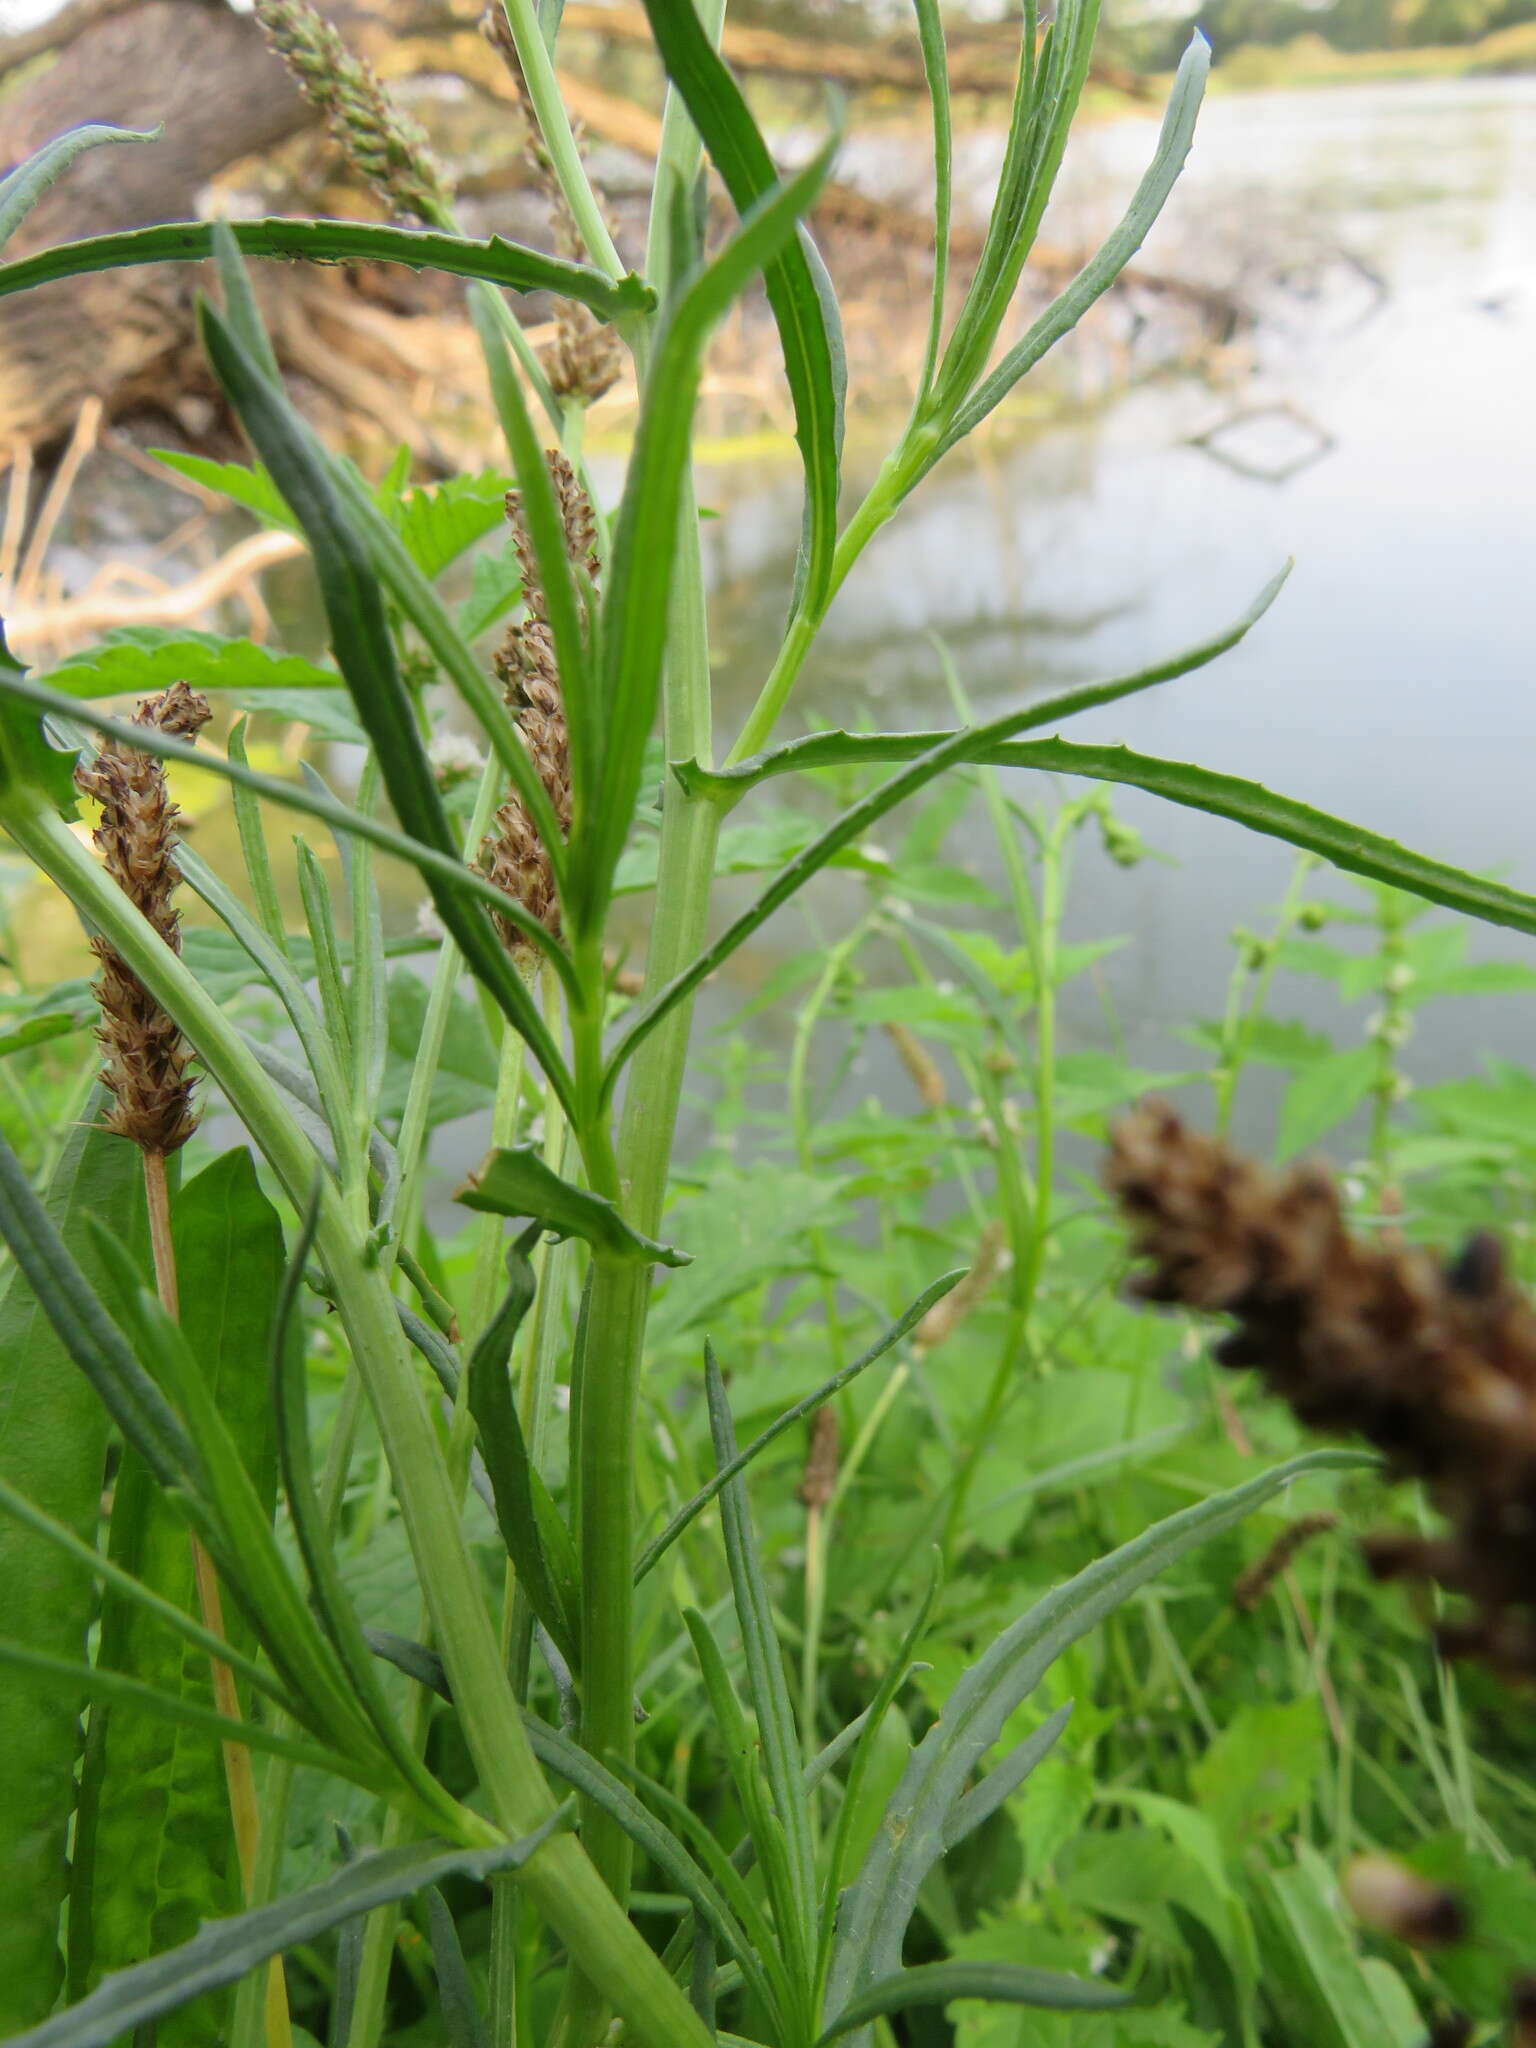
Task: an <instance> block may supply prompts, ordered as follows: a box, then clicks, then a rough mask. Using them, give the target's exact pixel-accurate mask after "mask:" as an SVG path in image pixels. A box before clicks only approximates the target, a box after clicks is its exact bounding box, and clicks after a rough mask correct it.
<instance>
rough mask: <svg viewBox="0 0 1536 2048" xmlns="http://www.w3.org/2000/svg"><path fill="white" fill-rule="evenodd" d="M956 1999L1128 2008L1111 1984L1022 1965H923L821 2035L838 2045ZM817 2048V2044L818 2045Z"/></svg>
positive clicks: (855, 2004)
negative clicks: (875, 2024)
mask: <svg viewBox="0 0 1536 2048" xmlns="http://www.w3.org/2000/svg"><path fill="white" fill-rule="evenodd" d="M954 1998H985V1999H988V2000H990V2001H991V2002H992V2003H993V2004H997V2005H1033V2006H1040V2007H1043V2008H1044V2009H1045V2010H1046V2011H1048V2012H1111V2011H1114V2010H1115V2009H1116V2008H1117V2007H1120V2006H1125V2005H1129V2004H1130V2002H1131V2001H1130V1999H1129V1997H1128V1996H1127V1994H1126V1993H1125V1992H1123V1991H1118V1990H1116V1988H1115V1987H1114V1985H1112V1984H1095V1983H1094V1982H1093V1980H1092V1979H1091V1978H1087V1977H1064V1976H1061V1975H1059V1974H1058V1973H1057V1972H1056V1971H1054V1970H1031V1969H1029V1968H1027V1967H1026V1966H1025V1965H1024V1964H1022V1963H921V1964H919V1965H918V1967H917V1968H916V1969H913V1970H898V1971H896V1972H894V1973H893V1974H892V1975H891V1976H889V1977H883V1978H882V1979H881V1980H880V1982H879V1983H878V1984H872V1985H871V1986H870V1987H869V1989H868V1990H867V1991H865V1992H863V1993H861V1994H860V1996H859V1997H858V1998H855V1999H853V2000H852V2001H851V2002H850V2003H849V2004H848V2005H847V2006H846V2007H845V2008H844V2010H843V2011H842V2012H841V2013H839V2014H838V2017H837V2019H836V2021H835V2022H834V2023H833V2024H832V2025H831V2026H830V2027H828V2028H827V2030H826V2032H825V2033H824V2034H822V2036H821V2041H822V2042H828V2041H836V2040H839V2039H841V2037H842V2036H843V2035H844V2034H851V2033H852V2032H853V2030H854V2028H855V2027H861V2026H865V2025H867V2024H868V2022H869V2021H870V2020H874V2019H881V2018H883V2017H884V2016H885V2015H886V2014H888V2013H893V2012H910V2011H912V2009H913V2007H914V2006H923V2005H930V2006H931V2005H948V2004H949V2002H950V2000H951V1999H954ZM818 2048H819V2044H818Z"/></svg>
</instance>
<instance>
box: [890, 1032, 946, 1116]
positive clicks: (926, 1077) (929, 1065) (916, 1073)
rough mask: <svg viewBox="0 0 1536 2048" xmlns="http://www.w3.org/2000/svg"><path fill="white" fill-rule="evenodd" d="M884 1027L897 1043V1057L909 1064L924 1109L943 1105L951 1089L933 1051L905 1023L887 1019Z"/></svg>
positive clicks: (902, 1062)
mask: <svg viewBox="0 0 1536 2048" xmlns="http://www.w3.org/2000/svg"><path fill="white" fill-rule="evenodd" d="M885 1031H886V1036H887V1037H888V1038H889V1039H890V1041H891V1043H892V1045H894V1046H895V1048H896V1054H897V1057H898V1058H899V1059H900V1061H901V1064H902V1065H903V1066H904V1067H905V1068H906V1070H907V1074H908V1076H909V1078H910V1079H911V1082H912V1086H913V1087H914V1088H915V1089H916V1090H917V1098H918V1100H919V1102H921V1103H922V1105H923V1107H924V1109H942V1108H943V1107H944V1105H945V1103H946V1102H947V1101H948V1100H949V1090H948V1089H947V1088H946V1087H945V1086H944V1075H943V1073H942V1072H941V1070H940V1068H939V1064H938V1061H937V1060H935V1058H934V1057H933V1054H932V1053H931V1052H929V1050H928V1048H927V1046H925V1045H924V1044H923V1042H922V1040H921V1039H920V1038H919V1037H918V1036H917V1034H916V1032H914V1031H911V1030H909V1029H908V1027H907V1026H906V1025H905V1024H898V1023H896V1022H895V1021H894V1020H893V1021H891V1022H888V1023H887V1025H886V1027H885Z"/></svg>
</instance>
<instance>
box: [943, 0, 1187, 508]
mask: <svg viewBox="0 0 1536 2048" xmlns="http://www.w3.org/2000/svg"><path fill="white" fill-rule="evenodd" d="M1210 64H1211V51H1210V45H1209V44H1208V43H1207V42H1206V40H1205V38H1204V36H1203V35H1201V34H1200V32H1199V30H1198V29H1197V30H1196V31H1195V34H1194V36H1193V38H1192V39H1191V41H1190V45H1189V48H1188V49H1187V50H1186V51H1185V53H1184V56H1183V59H1182V61H1181V62H1180V64H1179V69H1178V73H1177V75H1176V77H1175V78H1174V82H1173V91H1172V93H1171V94H1170V96H1169V100H1168V108H1167V112H1166V113H1165V114H1164V116H1163V126H1162V132H1161V133H1160V135H1159V136H1158V141H1157V149H1156V152H1155V153H1154V155H1153V158H1152V162H1151V164H1150V165H1149V166H1148V169H1147V173H1146V176H1145V177H1144V178H1143V179H1142V181H1141V183H1140V185H1139V186H1138V187H1137V189H1136V194H1135V197H1134V198H1133V199H1132V201H1131V203H1130V206H1129V207H1128V208H1127V210H1126V214H1125V217H1124V219H1123V220H1122V221H1121V222H1120V224H1119V226H1118V227H1117V228H1116V229H1115V230H1114V232H1113V233H1112V234H1111V235H1110V236H1109V238H1108V240H1107V241H1106V242H1105V243H1104V245H1103V247H1102V248H1101V249H1100V250H1099V251H1098V253H1097V254H1096V255H1095V256H1094V257H1093V258H1092V259H1091V261H1089V262H1088V263H1087V264H1085V265H1084V267H1083V268H1082V269H1081V270H1080V271H1079V272H1078V274H1077V276H1076V277H1075V278H1074V279H1073V280H1072V282H1071V284H1069V285H1068V286H1067V288H1066V290H1065V291H1064V292H1062V293H1061V295H1060V296H1059V297H1058V298H1056V299H1055V300H1053V301H1052V303H1051V304H1050V305H1049V306H1048V307H1047V308H1046V310H1045V311H1044V312H1043V313H1042V314H1041V315H1040V317H1039V319H1038V320H1036V321H1035V323H1034V324H1033V326H1032V327H1031V328H1030V330H1029V332H1028V333H1027V334H1026V335H1025V336H1024V337H1023V339H1022V340H1021V341H1019V342H1017V343H1016V344H1015V345H1014V346H1013V347H1012V348H1011V349H1010V350H1009V351H1008V353H1007V355H1005V356H1004V358H1003V360H1002V361H1001V362H1000V363H999V364H998V366H997V368H996V369H995V370H994V371H993V372H992V374H991V375H990V376H989V377H987V378H986V379H985V380H984V381H983V382H982V383H981V384H980V385H978V387H977V388H976V390H975V391H974V392H973V393H972V394H971V396H970V397H969V398H968V399H967V400H966V401H965V403H964V404H962V405H961V406H960V408H959V410H958V411H957V412H956V413H955V415H954V417H953V419H952V420H951V421H950V424H949V426H948V427H947V428H946V430H945V433H944V436H943V439H942V440H941V442H940V443H939V445H938V447H937V448H936V449H935V451H934V452H933V454H932V456H931V457H930V458H929V460H928V461H927V462H926V463H925V464H924V467H923V469H922V470H920V471H918V472H917V473H916V474H917V475H922V474H926V471H927V470H928V469H930V468H932V466H933V464H934V463H935V462H937V461H938V460H939V457H940V456H941V455H943V454H944V453H946V452H947V450H949V449H950V448H953V447H954V446H955V444H956V442H958V441H963V440H964V439H965V437H966V436H967V435H968V434H971V433H974V431H975V430H976V428H977V427H978V426H979V425H980V424H981V422H982V421H983V420H984V419H985V418H986V416H987V414H988V413H989V412H991V411H992V409H993V407H994V406H996V405H998V404H999V403H1000V402H1001V401H1002V400H1003V399H1004V398H1005V397H1006V396H1007V395H1008V393H1009V392H1010V391H1011V390H1012V389H1013V387H1014V385H1015V384H1017V383H1018V381H1019V379H1020V378H1021V377H1023V376H1024V375H1025V374H1026V372H1027V371H1029V370H1032V369H1033V368H1034V366H1035V364H1036V363H1038V362H1039V361H1040V359H1041V357H1042V356H1044V355H1045V354H1046V353H1047V352H1048V351H1049V350H1050V349H1052V348H1053V347H1054V346H1055V345H1056V343H1057V342H1058V341H1060V340H1061V338H1062V336H1063V335H1065V334H1069V333H1070V332H1071V331H1072V329H1073V328H1074V327H1075V326H1076V325H1077V323H1078V322H1079V320H1081V319H1082V317H1083V315H1084V314H1085V313H1086V312H1087V310H1088V308H1089V307H1090V306H1091V305H1092V304H1093V303H1094V301H1095V300H1096V299H1099V298H1102V297H1103V295H1104V293H1105V292H1107V291H1108V290H1109V287H1110V286H1111V285H1112V284H1113V283H1114V281H1115V279H1116V278H1117V277H1118V276H1119V275H1120V273H1121V271H1123V270H1124V269H1125V266H1126V265H1127V264H1128V263H1129V262H1130V260H1131V258H1132V257H1133V256H1134V255H1135V254H1136V252H1137V250H1138V249H1140V247H1141V245H1142V243H1143V242H1144V241H1145V240H1146V238H1147V236H1148V234H1149V233H1150V232H1151V229H1152V226H1153V223H1154V222H1155V221H1156V220H1157V217H1158V215H1159V214H1160V213H1161V212H1162V210H1163V208H1164V206H1165V205H1166V204H1167V201H1168V196H1169V194H1170V193H1171V192H1172V190H1173V188H1174V185H1175V184H1176V183H1177V182H1178V177H1179V173H1180V172H1181V171H1182V170H1183V168H1184V162H1185V159H1186V158H1187V157H1188V155H1189V149H1190V144H1191V143H1192V142H1193V140H1194V134H1195V121H1196V119H1197V117H1198V115H1199V112H1200V102H1201V99H1202V97H1203V96H1204V93H1205V81H1206V77H1207V74H1208V73H1209V70H1210ZM915 480H916V477H914V481H915Z"/></svg>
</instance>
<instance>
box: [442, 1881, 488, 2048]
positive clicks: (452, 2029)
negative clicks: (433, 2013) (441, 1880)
mask: <svg viewBox="0 0 1536 2048" xmlns="http://www.w3.org/2000/svg"><path fill="white" fill-rule="evenodd" d="M427 1933H428V1937H429V1939H430V1941H431V1943H432V1973H433V1975H434V1976H435V1977H436V1978H437V2007H438V2012H439V2014H440V2016H441V2019H442V2028H443V2040H444V2044H445V2048H491V2036H490V2033H489V2030H488V2029H487V2027H486V2024H485V2021H484V2019H483V2018H482V2017H481V2013H480V2005H479V2001H478V2000H477V1999H476V1997H475V1987H474V1985H473V1983H472V1982H471V1981H470V1975H469V1968H468V1965H467V1964H466V1963H465V1961H464V1951H463V1949H462V1948H461V1947H460V1945H459V1930H458V1929H457V1927H455V1926H454V1924H453V1915H452V1914H451V1913H450V1912H449V1910H448V1908H447V1906H446V1905H444V1903H443V1895H442V1893H441V1892H440V1891H439V1890H438V1888H437V1886H436V1885H433V1886H432V1887H431V1888H430V1889H429V1890H428V1892H427Z"/></svg>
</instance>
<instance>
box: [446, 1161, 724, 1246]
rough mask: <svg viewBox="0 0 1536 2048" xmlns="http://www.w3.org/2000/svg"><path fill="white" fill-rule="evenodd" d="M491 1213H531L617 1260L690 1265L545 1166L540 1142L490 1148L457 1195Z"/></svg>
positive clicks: (548, 1227)
mask: <svg viewBox="0 0 1536 2048" xmlns="http://www.w3.org/2000/svg"><path fill="white" fill-rule="evenodd" d="M454 1199H455V1200H456V1201H459V1202H462V1203H463V1204H464V1206H465V1208H466V1209H479V1210H482V1211H484V1212H486V1213H487V1214H489V1215H492V1216H530V1217H532V1218H533V1219H534V1220H535V1221H536V1222H538V1223H541V1224H543V1226H544V1227H545V1229H546V1230H550V1231H553V1232H554V1234H555V1235H556V1236H557V1237H579V1238H583V1239H584V1240H585V1241H586V1242H587V1243H588V1244H590V1245H593V1246H595V1247H596V1248H597V1249H598V1250H599V1251H603V1252H607V1253H608V1254H609V1255H610V1256H611V1257H613V1258H619V1259H643V1260H645V1261H646V1262H647V1263H650V1264H654V1265H658V1266H686V1265H687V1264H688V1253H687V1252H680V1251H678V1250H677V1249H676V1248H675V1247H674V1246H672V1245H666V1244H657V1243H656V1242H655V1240H654V1239H652V1238H649V1237H643V1236H642V1235H641V1234H640V1232H639V1231H638V1230H632V1229H631V1228H630V1226H629V1225H628V1224H627V1223H626V1222H625V1221H624V1219H623V1217H622V1216H621V1215H620V1214H619V1212H618V1210H617V1209H615V1207H614V1206H613V1204H612V1202H610V1201H607V1200H605V1198H604V1197H603V1196H602V1195H594V1194H591V1193H590V1192H589V1191H588V1190H587V1189H585V1188H578V1187H573V1186H572V1185H571V1183H570V1182H569V1181H568V1180H562V1179H561V1178H560V1176H559V1174H558V1173H556V1172H554V1170H553V1169H552V1168H551V1167H549V1166H546V1165H545V1163H544V1159H543V1157H542V1155H541V1154H540V1152H539V1149H538V1147H537V1146H536V1145H510V1146H499V1147H498V1148H497V1149H496V1150H495V1151H492V1152H488V1153H487V1154H486V1155H485V1158H484V1159H483V1160H482V1161H481V1162H480V1165H479V1166H478V1167H477V1168H476V1170H475V1171H474V1172H473V1173H472V1174H471V1175H470V1177H469V1179H468V1181H467V1182H466V1183H465V1184H464V1186H463V1187H462V1188H460V1189H459V1191H458V1193H457V1195H456V1196H455V1198H454Z"/></svg>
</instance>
